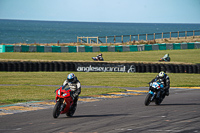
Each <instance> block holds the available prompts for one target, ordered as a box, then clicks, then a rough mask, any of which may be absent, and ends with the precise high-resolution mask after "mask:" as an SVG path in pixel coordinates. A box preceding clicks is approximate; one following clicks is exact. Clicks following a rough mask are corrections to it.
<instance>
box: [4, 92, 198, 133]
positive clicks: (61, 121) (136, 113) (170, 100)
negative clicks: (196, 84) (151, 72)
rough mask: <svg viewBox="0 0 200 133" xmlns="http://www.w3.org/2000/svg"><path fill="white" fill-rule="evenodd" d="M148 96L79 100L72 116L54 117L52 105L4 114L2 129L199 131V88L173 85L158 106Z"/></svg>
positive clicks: (34, 132) (11, 132) (38, 132)
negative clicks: (146, 99)
mask: <svg viewBox="0 0 200 133" xmlns="http://www.w3.org/2000/svg"><path fill="white" fill-rule="evenodd" d="M129 89H130V88H129ZM132 89H140V90H146V88H132ZM145 97H146V94H142V95H133V96H125V97H122V98H112V99H104V100H100V101H95V102H85V103H78V107H77V111H76V112H75V114H74V116H73V117H71V118H70V117H66V115H64V114H62V115H60V116H59V118H57V119H54V118H53V116H52V110H53V107H50V108H48V109H42V110H36V111H28V112H23V113H16V114H11V115H4V116H0V133H129V132H130V133H200V89H185V88H182V89H181V88H172V89H171V90H170V96H168V97H166V98H165V99H164V101H163V103H162V104H161V105H159V106H158V105H155V104H154V103H151V104H150V105H149V106H145V105H144V100H145Z"/></svg>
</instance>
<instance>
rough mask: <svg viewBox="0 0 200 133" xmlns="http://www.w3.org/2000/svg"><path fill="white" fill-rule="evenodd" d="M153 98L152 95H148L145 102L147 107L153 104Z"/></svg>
mask: <svg viewBox="0 0 200 133" xmlns="http://www.w3.org/2000/svg"><path fill="white" fill-rule="evenodd" d="M151 97H152V95H151V94H150V93H148V95H147V97H146V99H145V101H144V105H145V106H148V105H149V104H150V103H151Z"/></svg>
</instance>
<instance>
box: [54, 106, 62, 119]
mask: <svg viewBox="0 0 200 133" xmlns="http://www.w3.org/2000/svg"><path fill="white" fill-rule="evenodd" d="M60 107H61V103H60V102H57V103H56V105H55V106H54V108H53V117H54V118H58V116H59V115H60Z"/></svg>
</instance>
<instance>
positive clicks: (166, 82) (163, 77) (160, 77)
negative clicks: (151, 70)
mask: <svg viewBox="0 0 200 133" xmlns="http://www.w3.org/2000/svg"><path fill="white" fill-rule="evenodd" d="M157 80H159V81H161V83H162V84H163V85H164V90H165V95H166V96H169V88H170V79H169V76H168V75H167V74H166V73H165V72H164V71H161V72H160V73H159V74H158V75H157V76H156V77H155V78H154V79H153V80H152V81H151V82H155V81H157Z"/></svg>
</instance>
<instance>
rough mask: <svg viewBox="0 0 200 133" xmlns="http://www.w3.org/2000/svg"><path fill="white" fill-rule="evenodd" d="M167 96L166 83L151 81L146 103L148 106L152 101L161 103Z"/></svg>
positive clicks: (157, 103)
mask: <svg viewBox="0 0 200 133" xmlns="http://www.w3.org/2000/svg"><path fill="white" fill-rule="evenodd" d="M164 98H165V90H164V85H163V84H162V83H160V82H159V81H158V82H153V83H151V82H150V83H149V93H148V94H147V96H146V99H145V102H144V104H145V105H146V106H148V105H149V104H150V103H151V102H155V104H156V105H160V104H161V102H162V101H163V99H164Z"/></svg>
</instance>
